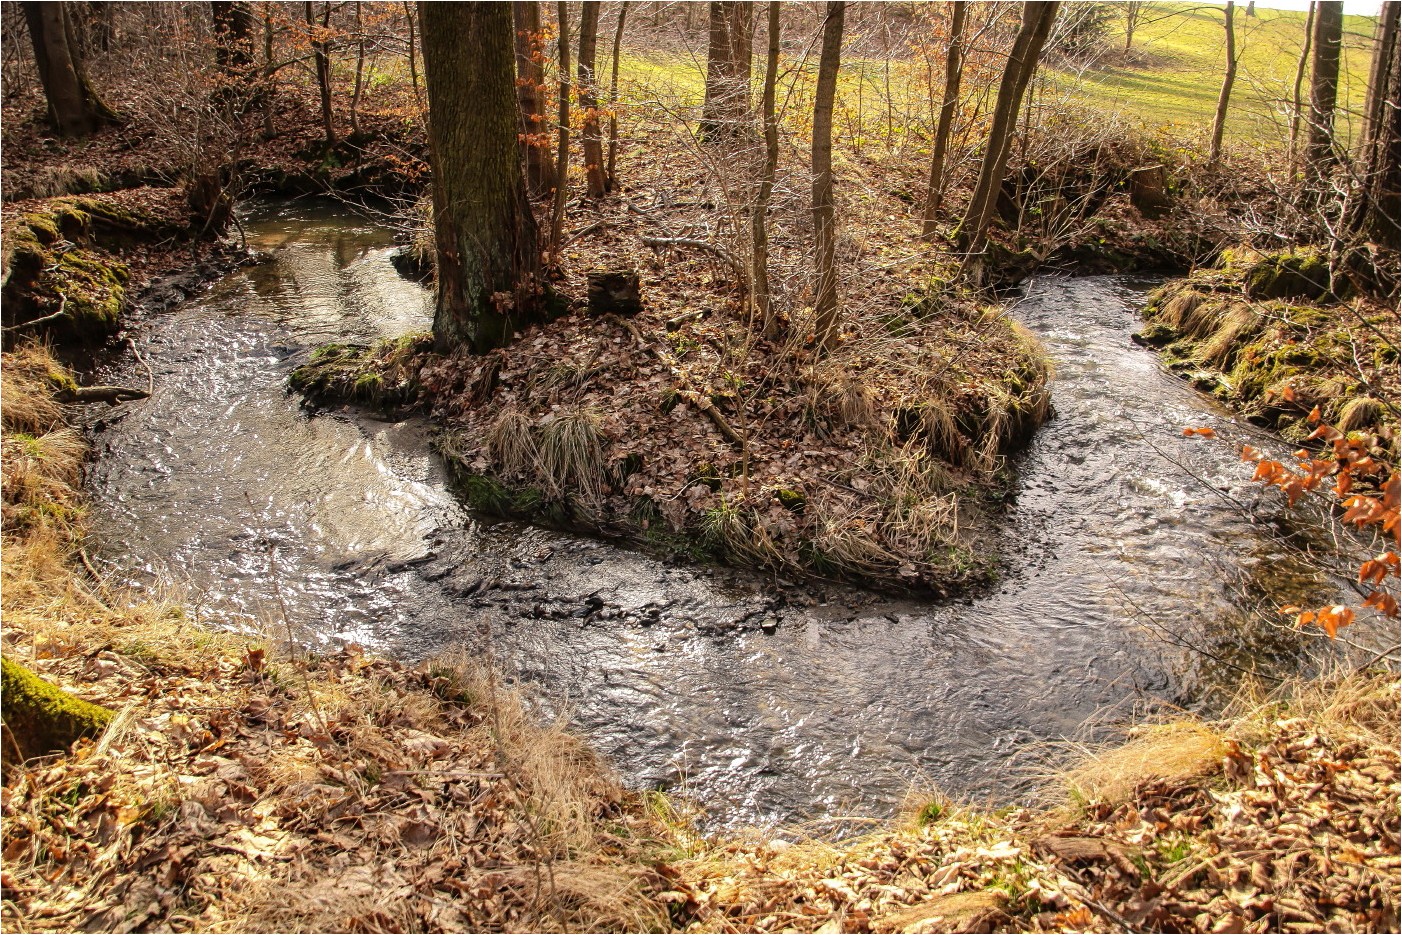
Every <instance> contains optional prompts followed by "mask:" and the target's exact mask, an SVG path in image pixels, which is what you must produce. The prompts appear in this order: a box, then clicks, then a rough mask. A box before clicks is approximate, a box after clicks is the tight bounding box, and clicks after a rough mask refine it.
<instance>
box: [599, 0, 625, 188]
mask: <svg viewBox="0 0 1402 935" xmlns="http://www.w3.org/2000/svg"><path fill="white" fill-rule="evenodd" d="M627 19H628V0H622V2H620V3H619V4H618V26H617V27H616V28H615V29H614V31H613V74H612V76H610V78H609V157H608V168H607V170H606V171H605V172H604V183H605V186H606V187H607V188H608V190H609V191H613V190H614V189H615V188H617V187H618V177H617V176H616V175H615V174H614V171H613V170H614V166H615V165H617V162H618V52H619V48H620V46H622V45H623V24H624V22H625V21H626V20H627Z"/></svg>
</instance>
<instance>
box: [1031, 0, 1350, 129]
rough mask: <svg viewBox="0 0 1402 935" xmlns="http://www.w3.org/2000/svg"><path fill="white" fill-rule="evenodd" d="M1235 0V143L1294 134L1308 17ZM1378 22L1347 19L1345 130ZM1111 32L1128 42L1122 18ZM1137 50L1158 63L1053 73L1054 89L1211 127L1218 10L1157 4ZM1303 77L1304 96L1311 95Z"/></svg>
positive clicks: (1155, 120) (1222, 36)
mask: <svg viewBox="0 0 1402 935" xmlns="http://www.w3.org/2000/svg"><path fill="white" fill-rule="evenodd" d="M1244 11H1245V5H1244V4H1237V15H1236V40H1237V52H1238V66H1237V67H1238V70H1237V81H1236V87H1235V88H1234V90H1233V92H1232V103H1231V110H1230V111H1229V113H1228V117H1227V134H1228V142H1229V143H1230V142H1233V141H1234V142H1237V143H1250V144H1269V143H1273V142H1276V141H1278V140H1280V139H1283V138H1284V136H1285V134H1287V133H1288V125H1289V122H1288V119H1286V117H1285V116H1284V114H1286V113H1288V110H1289V107H1290V102H1291V99H1292V96H1293V93H1294V84H1295V69H1296V67H1297V65H1298V62H1299V56H1300V47H1301V45H1302V43H1303V42H1304V36H1305V14H1304V13H1303V12H1294V11H1289V10H1269V9H1258V10H1257V11H1256V15H1255V16H1254V17H1252V18H1247V17H1246V16H1245V12H1244ZM1373 25H1374V19H1373V18H1372V17H1366V16H1346V17H1344V49H1343V57H1342V61H1341V63H1340V69H1339V70H1340V75H1339V114H1338V116H1337V118H1336V119H1337V120H1338V122H1339V124H1338V125H1339V127H1340V128H1341V130H1342V131H1343V132H1344V133H1345V135H1351V134H1352V131H1353V124H1355V123H1356V122H1357V121H1356V120H1355V119H1353V118H1351V117H1350V114H1357V113H1359V112H1360V111H1361V110H1362V107H1363V98H1364V96H1365V95H1366V93H1367V87H1368V68H1369V65H1370V64H1371V60H1372V38H1373ZM1110 38H1111V39H1112V40H1113V41H1116V42H1123V38H1124V32H1123V25H1122V24H1118V23H1117V24H1115V26H1113V27H1112V32H1111V35H1110ZM1134 48H1135V51H1136V52H1139V53H1142V54H1144V55H1145V56H1146V57H1147V58H1148V59H1149V60H1150V61H1151V62H1152V64H1151V65H1148V66H1145V67H1124V66H1118V67H1107V68H1096V69H1091V70H1088V71H1086V72H1084V73H1083V74H1080V75H1071V74H1069V73H1067V72H1060V73H1056V74H1055V78H1054V80H1053V87H1054V89H1055V90H1057V91H1060V92H1063V93H1067V94H1068V96H1069V97H1071V98H1072V99H1079V100H1081V101H1082V102H1084V103H1087V104H1091V105H1096V106H1099V107H1102V108H1105V109H1107V110H1110V111H1116V112H1119V113H1121V114H1123V115H1124V116H1126V117H1130V118H1137V119H1139V120H1142V121H1143V122H1144V123H1146V124H1148V125H1150V126H1163V125H1176V126H1179V127H1189V128H1201V129H1202V130H1203V132H1204V133H1206V131H1207V128H1208V127H1209V126H1210V125H1211V122H1212V117H1213V113H1214V112H1215V110H1216V108H1217V94H1218V92H1219V91H1220V90H1221V86H1222V72H1223V67H1224V56H1225V48H1226V31H1225V29H1224V23H1223V15H1222V11H1221V9H1220V8H1218V9H1211V8H1207V9H1204V8H1203V7H1202V6H1200V5H1197V4H1187V3H1158V4H1153V5H1151V6H1150V7H1149V8H1148V9H1147V11H1146V13H1145V14H1144V17H1143V25H1141V26H1140V27H1139V29H1137V30H1136V32H1135V37H1134ZM1308 85H1309V79H1308V76H1306V79H1305V88H1304V94H1305V97H1306V98H1308V94H1309V87H1308Z"/></svg>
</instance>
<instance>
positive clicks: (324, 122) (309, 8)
mask: <svg viewBox="0 0 1402 935" xmlns="http://www.w3.org/2000/svg"><path fill="white" fill-rule="evenodd" d="M313 7H314V4H313V3H312V0H306V2H305V3H303V4H302V16H303V18H304V19H305V20H306V22H307V32H308V34H310V35H311V37H312V39H311V44H312V57H313V58H314V59H315V61H316V86H317V88H318V89H319V90H320V91H321V127H322V132H323V133H324V135H325V136H326V148H327V149H330V148H331V147H333V146H335V145H336V118H335V114H334V112H333V111H332V110H331V58H330V57H329V56H328V55H327V38H326V32H327V31H328V30H329V28H330V26H331V4H330V3H329V2H328V3H323V4H322V17H321V27H320V29H318V28H317V23H316V12H315V10H314V9H313Z"/></svg>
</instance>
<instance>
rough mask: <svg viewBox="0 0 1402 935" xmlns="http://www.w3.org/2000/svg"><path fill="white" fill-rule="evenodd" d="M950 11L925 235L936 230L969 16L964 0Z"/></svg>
mask: <svg viewBox="0 0 1402 935" xmlns="http://www.w3.org/2000/svg"><path fill="white" fill-rule="evenodd" d="M950 6H951V7H953V14H952V16H951V17H950V24H949V48H948V49H947V50H946V51H945V56H944V97H943V98H942V99H941V100H940V119H939V123H938V125H937V126H936V127H935V141H934V145H933V147H932V148H931V151H930V184H929V186H928V188H927V189H926V193H925V226H924V229H923V231H922V233H923V234H924V235H925V236H926V237H933V236H934V234H935V229H936V225H935V217H936V215H938V214H939V210H940V202H941V201H943V200H944V160H945V153H946V151H947V150H948V149H949V134H950V131H951V130H952V129H953V127H954V112H955V110H957V109H958V107H959V85H960V84H961V82H962V81H963V77H964V21H965V20H966V19H967V18H968V13H969V4H968V3H967V0H954V2H953V3H951V4H950Z"/></svg>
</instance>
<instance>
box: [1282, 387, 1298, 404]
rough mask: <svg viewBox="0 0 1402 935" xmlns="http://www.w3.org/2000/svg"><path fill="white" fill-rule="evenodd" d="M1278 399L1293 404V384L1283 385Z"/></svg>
mask: <svg viewBox="0 0 1402 935" xmlns="http://www.w3.org/2000/svg"><path fill="white" fill-rule="evenodd" d="M1280 398H1281V399H1283V400H1285V401H1286V402H1287V403H1293V402H1295V384H1293V383H1287V384H1285V387H1284V388H1283V389H1282V390H1281V391H1280Z"/></svg>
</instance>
